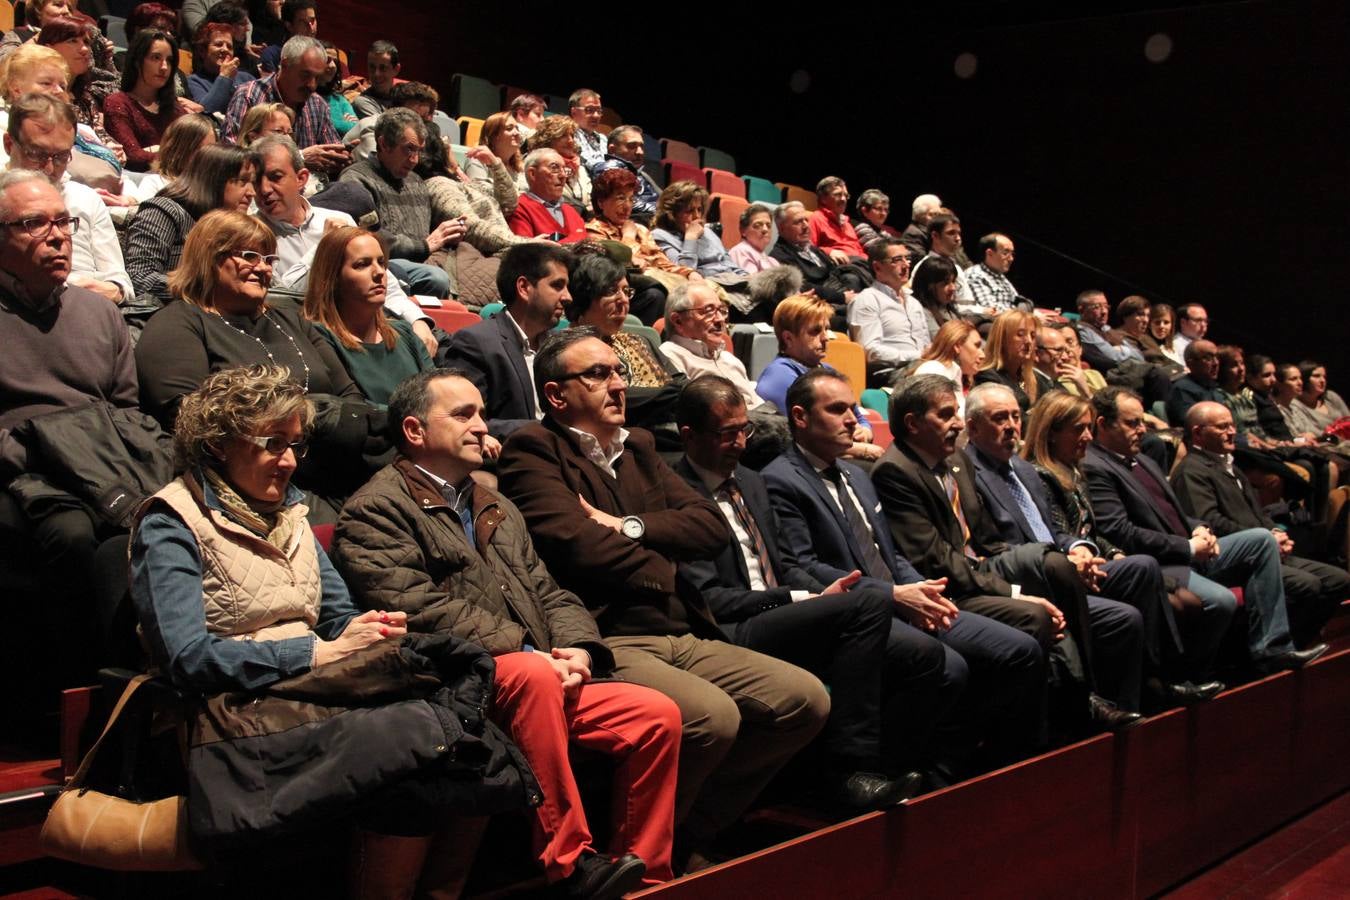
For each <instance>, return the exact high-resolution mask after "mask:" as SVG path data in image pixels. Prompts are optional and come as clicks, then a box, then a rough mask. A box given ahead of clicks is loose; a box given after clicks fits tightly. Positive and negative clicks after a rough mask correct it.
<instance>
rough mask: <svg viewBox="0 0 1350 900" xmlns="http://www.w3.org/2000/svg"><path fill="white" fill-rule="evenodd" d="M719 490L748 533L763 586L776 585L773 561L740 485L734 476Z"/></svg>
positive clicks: (723, 483) (771, 586)
mask: <svg viewBox="0 0 1350 900" xmlns="http://www.w3.org/2000/svg"><path fill="white" fill-rule="evenodd" d="M721 490H722V491H724V492H725V493H726V495H727V499H728V500H730V501H731V508H732V509H733V510H735V511H736V521H738V522H740V523H741V528H743V529H745V533H746V534H748V535H750V546H751V548H753V550H754V551H755V558H756V559H757V560H759V572H760V577H762V578H763V579H764V586H765V587H770V588H774V587H778V576H777V575H775V574H774V571H773V563H772V562H771V561H770V560H769V550H768V548H767V547H766V546H765V545H764V537H763V535H761V534H760V533H759V526H758V525H757V524H756V523H755V517H754V516H752V515H750V507H748V506H746V505H745V496H744V495H743V494H742V493H741V488H740V485H738V484H736V480H735V479H734V478H728V479H727V480H726V481H724V482H722V486H721Z"/></svg>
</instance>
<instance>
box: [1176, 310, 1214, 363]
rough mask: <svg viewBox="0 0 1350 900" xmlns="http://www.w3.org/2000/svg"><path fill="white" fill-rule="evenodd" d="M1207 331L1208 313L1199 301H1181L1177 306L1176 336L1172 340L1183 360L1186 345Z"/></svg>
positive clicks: (1198, 338)
mask: <svg viewBox="0 0 1350 900" xmlns="http://www.w3.org/2000/svg"><path fill="white" fill-rule="evenodd" d="M1208 331H1209V313H1208V312H1206V311H1205V308H1204V307H1203V306H1201V305H1200V304H1199V303H1183V304H1182V305H1181V306H1179V307H1177V336H1176V339H1175V340H1174V341H1172V346H1173V347H1174V348H1175V349H1176V352H1177V355H1178V356H1180V357H1182V361H1183V362H1184V361H1185V353H1186V345H1187V344H1189V343H1190V342H1191V341H1198V340H1200V339H1201V338H1203V337H1204V336H1205V334H1206V333H1208Z"/></svg>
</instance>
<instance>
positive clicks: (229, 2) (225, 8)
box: [198, 0, 249, 58]
mask: <svg viewBox="0 0 1350 900" xmlns="http://www.w3.org/2000/svg"><path fill="white" fill-rule="evenodd" d="M202 22H203V23H205V22H220V23H222V24H225V25H248V24H249V18H248V10H247V9H245V8H244V4H242V3H240V2H238V0H220V2H219V3H217V4H215V5H213V6H212V7H211V8H210V9H208V10H207V11H206V18H204V19H202ZM198 27H201V26H198ZM241 58H242V57H241Z"/></svg>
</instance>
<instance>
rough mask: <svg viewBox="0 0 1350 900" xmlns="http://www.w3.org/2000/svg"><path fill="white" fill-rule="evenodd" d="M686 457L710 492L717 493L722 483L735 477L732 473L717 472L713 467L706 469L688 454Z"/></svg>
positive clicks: (686, 460) (690, 466)
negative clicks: (722, 473)
mask: <svg viewBox="0 0 1350 900" xmlns="http://www.w3.org/2000/svg"><path fill="white" fill-rule="evenodd" d="M684 459H685V462H687V463H689V468H691V469H693V470H694V474H695V475H697V476H698V477H699V479H700V480H701V481H702V482H703V486H704V487H706V488H707V489H708V492H709V493H712V494H716V493H717V492H718V491H719V490H721V489H722V485H723V484H724V483H725V482H726V480H727V479H728V478H732V477H733V476H731V475H721V474H719V473H717V472H714V471H713V470H712V469H705V468H703V467H702V466H700V465H699V464H698V463H696V462H694V461H693V460H692V459H690V458H689V457H688V456H686V457H685V458H684Z"/></svg>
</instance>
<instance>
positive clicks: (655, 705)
mask: <svg viewBox="0 0 1350 900" xmlns="http://www.w3.org/2000/svg"><path fill="white" fill-rule="evenodd" d="M641 704H642V711H643V713H644V715H643V728H642V738H641V739H640V742H643V743H649V744H666V743H679V741H680V735H681V731H682V728H683V723H682V722H681V720H680V708H679V707H678V706H676V705H675V701H674V700H672V699H670V698H669V697H667V696H666V695H665V694H663V693H661V692H660V691H657V690H651V689H647V690H644V691H643V692H642V698H641Z"/></svg>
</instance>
